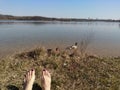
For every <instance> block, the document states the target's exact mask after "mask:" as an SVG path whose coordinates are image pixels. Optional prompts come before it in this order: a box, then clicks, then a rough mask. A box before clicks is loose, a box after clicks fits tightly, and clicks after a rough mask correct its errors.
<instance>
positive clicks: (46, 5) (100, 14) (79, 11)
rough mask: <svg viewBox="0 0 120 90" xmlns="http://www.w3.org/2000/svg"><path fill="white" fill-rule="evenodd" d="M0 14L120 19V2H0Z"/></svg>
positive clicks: (103, 0) (96, 0)
mask: <svg viewBox="0 0 120 90" xmlns="http://www.w3.org/2000/svg"><path fill="white" fill-rule="evenodd" d="M0 14H9V15H16V16H47V17H58V18H93V19H96V18H98V19H120V0H0Z"/></svg>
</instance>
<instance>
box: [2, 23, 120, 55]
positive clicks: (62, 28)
mask: <svg viewBox="0 0 120 90" xmlns="http://www.w3.org/2000/svg"><path fill="white" fill-rule="evenodd" d="M84 40H87V41H89V43H88V47H87V52H91V53H94V54H97V55H105V56H118V55H120V23H116V22H44V21H41V22H39V21H37V22H35V21H0V55H2V56H4V55H8V54H12V53H16V52H19V51H22V50H27V49H31V48H34V47H38V46H45V47H47V48H54V47H57V46H58V47H60V48H62V49H64V48H66V46H69V45H72V44H74V42H78V43H79V46H80V43H81V41H84Z"/></svg>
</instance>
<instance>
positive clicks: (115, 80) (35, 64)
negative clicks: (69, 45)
mask: <svg viewBox="0 0 120 90" xmlns="http://www.w3.org/2000/svg"><path fill="white" fill-rule="evenodd" d="M31 68H35V70H36V82H35V83H36V85H37V87H40V85H41V84H40V76H41V70H42V69H43V68H47V69H48V70H49V71H50V72H51V74H52V90H66V89H67V90H90V89H92V90H119V88H120V57H111V58H109V57H100V56H96V55H89V54H81V53H80V52H79V51H74V50H70V51H69V50H67V51H66V50H60V51H59V52H56V51H55V49H53V50H52V51H51V52H50V53H49V52H48V50H47V49H46V48H44V47H43V48H35V49H33V50H28V51H25V52H21V53H18V54H15V55H14V56H12V57H7V58H4V59H1V60H0V71H1V74H0V89H2V90H5V89H11V88H16V89H20V90H21V89H23V88H22V85H23V78H24V75H25V73H26V72H27V71H28V70H30V69H31ZM37 87H35V88H37Z"/></svg>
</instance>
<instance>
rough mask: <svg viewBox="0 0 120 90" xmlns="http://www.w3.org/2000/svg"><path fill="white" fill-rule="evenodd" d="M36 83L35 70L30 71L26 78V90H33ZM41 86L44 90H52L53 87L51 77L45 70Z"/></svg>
mask: <svg viewBox="0 0 120 90" xmlns="http://www.w3.org/2000/svg"><path fill="white" fill-rule="evenodd" d="M34 81H35V70H34V69H32V70H30V71H29V72H28V73H27V74H26V76H25V78H24V85H25V86H24V90H32V87H33V84H34ZM41 85H42V89H43V90H50V87H51V75H50V73H49V72H48V71H47V70H46V69H44V70H43V71H42V77H41Z"/></svg>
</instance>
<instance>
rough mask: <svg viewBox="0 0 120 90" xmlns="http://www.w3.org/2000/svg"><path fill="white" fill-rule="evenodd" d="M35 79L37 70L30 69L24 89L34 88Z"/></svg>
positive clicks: (30, 89)
mask: <svg viewBox="0 0 120 90" xmlns="http://www.w3.org/2000/svg"><path fill="white" fill-rule="evenodd" d="M34 81H35V70H30V71H29V72H28V73H27V74H26V76H25V79H24V84H25V86H24V90H32V87H33V83H34Z"/></svg>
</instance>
